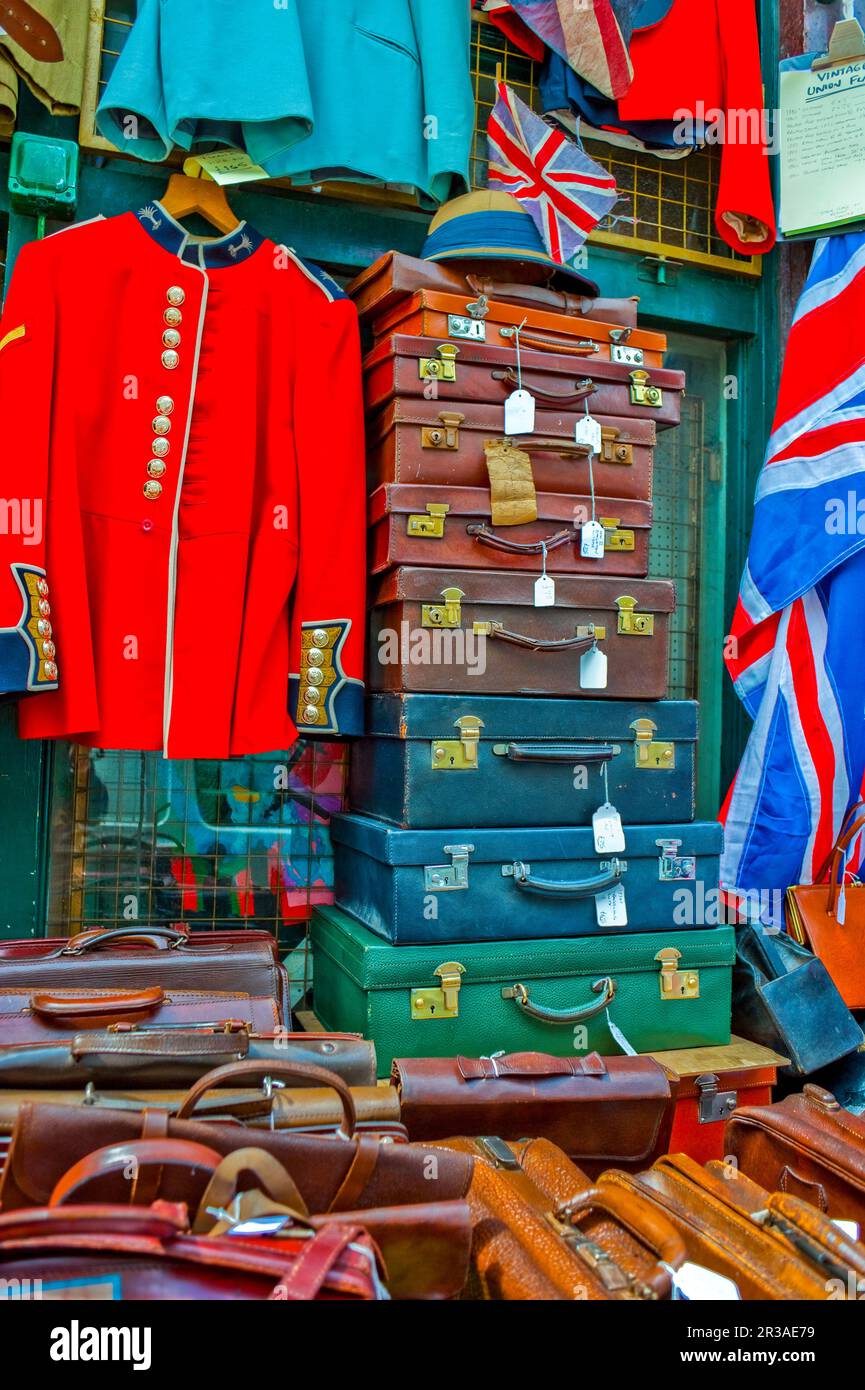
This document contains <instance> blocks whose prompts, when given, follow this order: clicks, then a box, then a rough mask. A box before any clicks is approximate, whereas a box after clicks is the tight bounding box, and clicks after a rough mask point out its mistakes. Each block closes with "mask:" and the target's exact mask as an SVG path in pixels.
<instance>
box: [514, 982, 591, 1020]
mask: <svg viewBox="0 0 865 1390" xmlns="http://www.w3.org/2000/svg"><path fill="white" fill-rule="evenodd" d="M616 988H617V986H616V982H615V980H612V979H610V977H609V975H607V976H605V977H604V979H602V980H595V983H594V984H593V985H592V990H593V992H594V993H595V994H601V998H600V1000H599V1001H598V1003H596V1004H583V1005H582V1006H578V1007H577V1008H575V1009H550V1008H547V1006H546V1005H545V1004H535V1003H534V1002H533V1001H532V1000H531V999H530V998H529V991H528V990H527V989H526V987H525V985H520V984H517V985H511V986H510V988H509V989H503V990H502V998H503V999H513V1001H514V1003H515V1004H516V1006H517V1008H518V1009H523V1010H524V1011H525V1012H526V1013H527V1014H531V1016H532V1018H536V1019H537V1020H538V1021H539V1022H540V1023H562V1024H570V1023H587V1022H588V1021H589V1019H590V1018H595V1017H596V1016H597V1015H598V1014H602V1013H603V1012H604V1010H605V1009H606V1008H608V1007H609V1005H610V1004H612V1002H613V1000H614V999H615V997H616ZM602 991H603V993H602Z"/></svg>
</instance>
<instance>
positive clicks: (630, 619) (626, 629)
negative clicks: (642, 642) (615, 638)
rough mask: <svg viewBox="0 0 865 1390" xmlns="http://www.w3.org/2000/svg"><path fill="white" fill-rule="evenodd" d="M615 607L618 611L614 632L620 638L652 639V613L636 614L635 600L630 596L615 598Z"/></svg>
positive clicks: (623, 595)
mask: <svg viewBox="0 0 865 1390" xmlns="http://www.w3.org/2000/svg"><path fill="white" fill-rule="evenodd" d="M616 607H617V608H618V610H619V621H618V625H617V627H616V631H617V632H618V634H619V636H620V637H654V635H655V615H654V613H638V612H637V611H636V609H637V600H636V599H635V598H631V596H630V594H622V596H621V598H617V599H616Z"/></svg>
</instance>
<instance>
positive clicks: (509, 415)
mask: <svg viewBox="0 0 865 1390" xmlns="http://www.w3.org/2000/svg"><path fill="white" fill-rule="evenodd" d="M534 428H535V398H534V396H533V395H532V393H531V391H512V392H511V394H510V395H509V396H508V398H507V400H506V401H505V434H531V432H532V430H533V429H534Z"/></svg>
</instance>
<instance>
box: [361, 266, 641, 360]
mask: <svg viewBox="0 0 865 1390" xmlns="http://www.w3.org/2000/svg"><path fill="white" fill-rule="evenodd" d="M536 273H537V271H536V268H534V267H531V268H530V267H529V265H528V263H526V262H523V263H522V264H521V265H516V264H512V265H510V266H502V265H499V266H498V267H497V268H496V271H495V275H493V274H492V271H490V272H482V271H480V270H479V269H478V267H477V265H476V264H473V263H472V262H471V261H466V262H465V263H464V264H462V265H460V264H458V263H456V262H453V261H451V262H449V264H448V265H442V264H440V263H439V262H438V261H424V260H420V259H419V258H418V257H416V256H406V255H404V254H403V252H402V251H386V252H385V254H384V255H383V256H379V258H378V260H377V261H374V262H373V264H372V265H370V266H367V268H366V269H365V270H362V271H361V272H360V274H359V275H356V276H355V278H354V279H353V280H352V281H351V283H350V284H349V285H348V286H347V289H346V292H347V294H349V295H350V296H351V298H352V299H353V300H354V303H355V307H356V309H357V312H358V316H359V318H360V320H361V323H365V322H366V321H367V320H368V319H369V318H370V317H371V316H376V317H380V316H381V315H382V314H383V313H384V312H385V311H386V310H389V309H391V308H393V307H394V306H395V305H397V304H400V303H402V302H403V301H404V300H405V299H407V298H408V297H409V296H411V295H412V294H414V292H415V290H439V291H441V292H442V293H444V294H465V293H466V291H468V293H469V294H471V295H473V296H475V297H478V296H480V295H486V297H487V299H497V300H503V301H504V302H505V303H507V304H522V305H527V306H528V307H530V308H536V309H547V310H549V311H550V312H551V313H554V314H567V315H569V316H570V317H574V318H584V319H599V320H600V321H601V322H602V323H609V324H615V325H622V326H624V327H628V328H636V326H637V305H638V304H639V300H638V299H637V298H636V297H633V298H631V299H601V298H598V299H591V298H589V297H588V296H587V295H578V294H573V293H568V292H567V291H565V290H561V289H557V288H555V289H554V288H553V287H552V286H551V285H549V284H546V283H544V282H543V280H542V279H539V280H538V283H534V281H533V279H530V278H529V276H530V275H532V276H534V275H535V274H536ZM504 275H511V276H513V277H514V278H513V279H512V280H506V279H503V278H502V276H504ZM540 275H541V276H543V277H544V278H546V277H548V276H549V272H548V271H547V270H545V269H541V270H540ZM517 277H519V278H517ZM523 277H525V279H523ZM570 283H573V282H570ZM623 341H627V339H626V337H624V336H623Z"/></svg>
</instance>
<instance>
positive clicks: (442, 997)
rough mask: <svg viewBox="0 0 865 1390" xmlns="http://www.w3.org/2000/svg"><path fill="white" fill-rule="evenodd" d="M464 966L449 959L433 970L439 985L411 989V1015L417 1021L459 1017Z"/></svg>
mask: <svg viewBox="0 0 865 1390" xmlns="http://www.w3.org/2000/svg"><path fill="white" fill-rule="evenodd" d="M465 970H466V968H465V966H464V965H460V963H459V961H456V960H449V961H446V962H445V964H444V965H439V966H437V967H436V969H435V971H434V972H433V973H434V974H435V975H437V976H438V978H439V979H440V980H441V986H440V987H437V986H435V985H432V986H431V987H430V988H429V989H413V990H412V992H411V1016H412V1018H413V1019H415V1020H416V1021H418V1022H423V1021H424V1020H427V1021H429V1020H432V1019H436V1018H459V1012H460V1003H459V1000H460V985H461V983H462V980H461V978H460V977H461V976H462V975H464V974H465Z"/></svg>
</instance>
